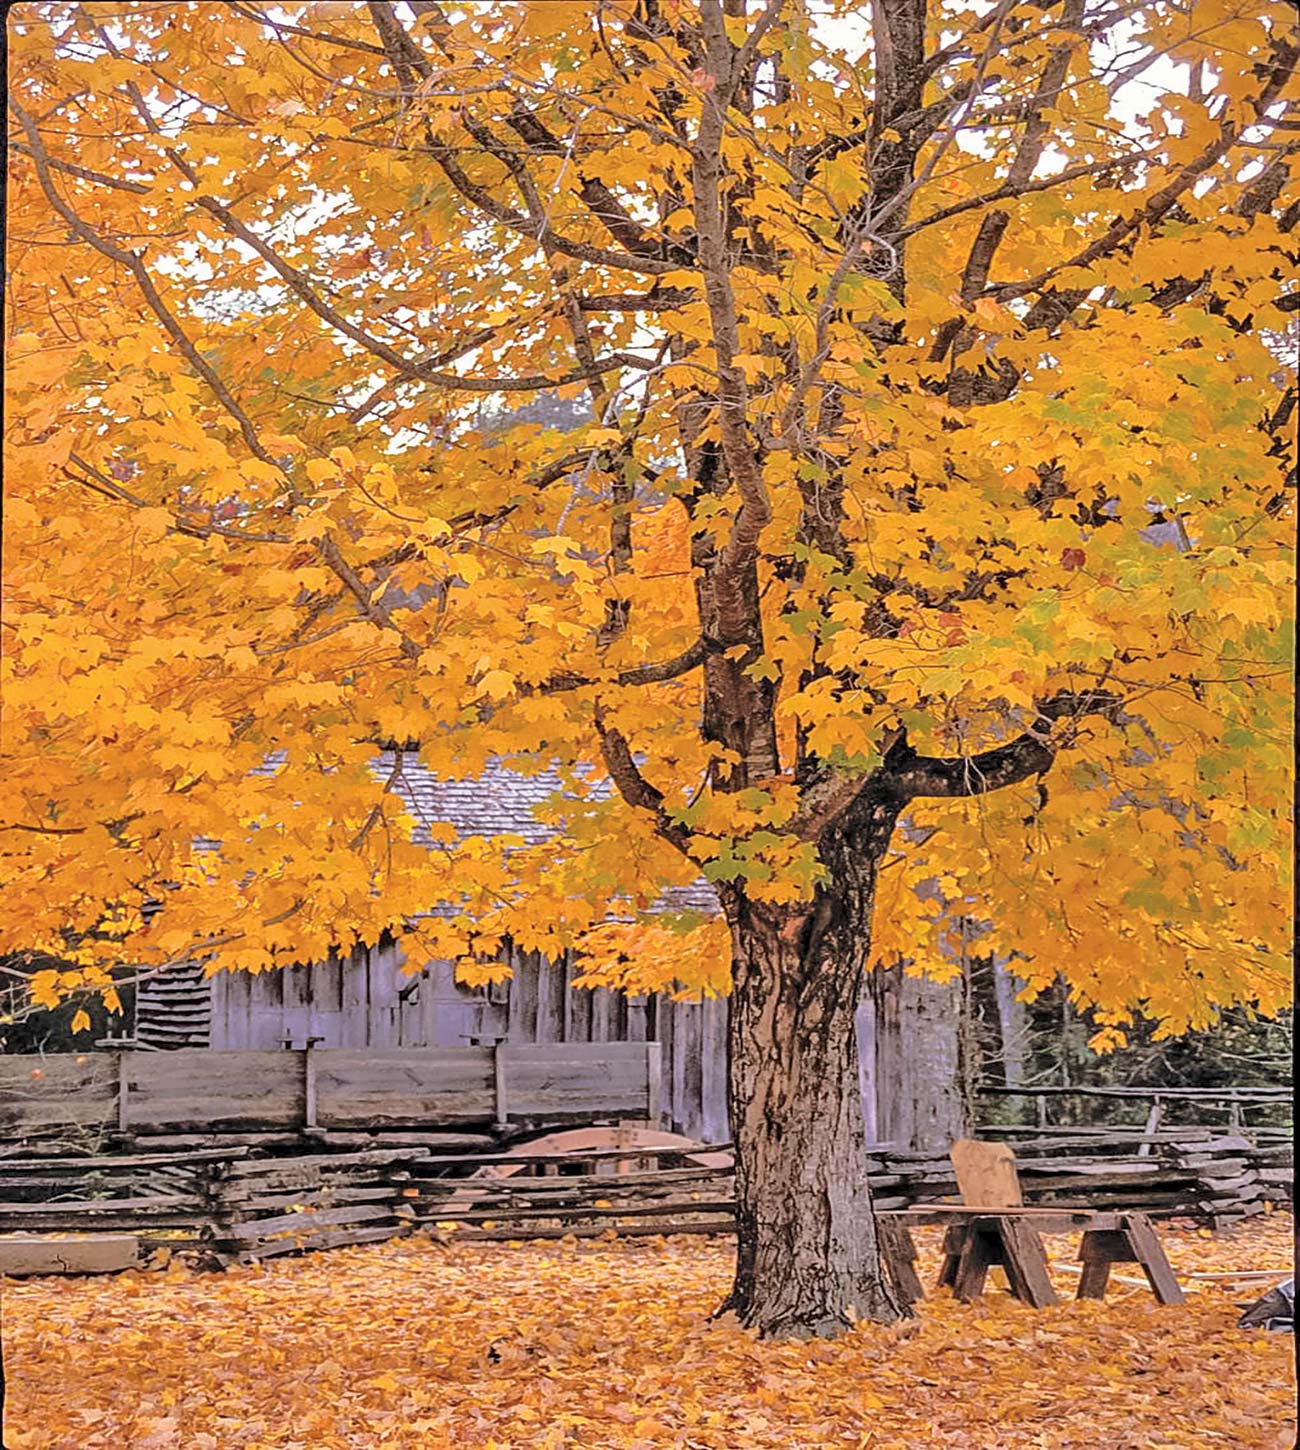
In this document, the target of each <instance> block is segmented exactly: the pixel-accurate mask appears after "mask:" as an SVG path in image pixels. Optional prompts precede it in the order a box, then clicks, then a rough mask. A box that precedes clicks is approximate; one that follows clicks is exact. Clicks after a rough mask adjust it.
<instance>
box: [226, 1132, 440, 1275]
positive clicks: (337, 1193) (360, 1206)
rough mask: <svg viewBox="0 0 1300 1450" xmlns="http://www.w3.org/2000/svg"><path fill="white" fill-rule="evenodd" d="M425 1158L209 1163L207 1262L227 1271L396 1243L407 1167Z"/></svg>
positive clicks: (403, 1215) (344, 1156)
mask: <svg viewBox="0 0 1300 1450" xmlns="http://www.w3.org/2000/svg"><path fill="white" fill-rule="evenodd" d="M428 1152H429V1150H428V1149H427V1148H423V1147H402V1148H372V1149H367V1150H363V1151H361V1152H356V1153H316V1154H303V1155H295V1156H292V1157H280V1158H249V1159H242V1160H232V1161H228V1162H225V1163H223V1164H219V1165H214V1168H213V1170H212V1171H211V1172H210V1173H209V1175H208V1183H207V1216H208V1222H207V1223H206V1224H205V1226H204V1232H203V1239H204V1243H205V1245H206V1247H207V1252H208V1257H209V1258H210V1259H211V1260H212V1261H214V1262H215V1263H217V1264H219V1265H223V1266H224V1265H226V1264H229V1263H234V1262H238V1263H252V1262H256V1261H258V1260H261V1259H269V1258H275V1257H277V1256H279V1255H281V1254H289V1253H298V1252H304V1251H307V1250H311V1249H326V1248H339V1247H342V1246H344V1245H347V1244H363V1243H374V1242H376V1241H378V1240H381V1239H389V1238H393V1237H395V1236H396V1235H398V1234H400V1233H403V1232H405V1231H406V1230H407V1228H408V1227H409V1226H410V1222H409V1221H410V1206H409V1203H408V1195H407V1189H408V1186H409V1184H410V1181H411V1166H412V1165H413V1164H414V1163H416V1162H418V1161H420V1160H422V1159H424V1158H425V1157H427V1156H428Z"/></svg>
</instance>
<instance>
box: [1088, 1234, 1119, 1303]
mask: <svg viewBox="0 0 1300 1450" xmlns="http://www.w3.org/2000/svg"><path fill="white" fill-rule="evenodd" d="M1117 1251H1118V1253H1119V1255H1120V1258H1121V1261H1122V1259H1123V1257H1124V1255H1125V1253H1126V1251H1127V1245H1126V1244H1125V1243H1124V1239H1123V1235H1122V1234H1120V1233H1112V1232H1111V1231H1109V1230H1104V1229H1088V1230H1086V1231H1085V1233H1084V1235H1083V1242H1082V1243H1081V1244H1080V1245H1079V1261H1080V1262H1081V1263H1082V1265H1083V1272H1082V1273H1081V1274H1080V1275H1079V1292H1078V1295H1077V1297H1078V1298H1080V1299H1104V1298H1105V1297H1106V1285H1107V1283H1108V1282H1109V1280H1110V1266H1111V1264H1112V1263H1113V1262H1114V1261H1115V1258H1116V1252H1117Z"/></svg>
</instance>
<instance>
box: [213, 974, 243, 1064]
mask: <svg viewBox="0 0 1300 1450" xmlns="http://www.w3.org/2000/svg"><path fill="white" fill-rule="evenodd" d="M231 975H232V974H231V973H230V972H217V973H216V974H215V975H214V976H211V977H209V978H208V990H209V991H210V992H211V993H212V1035H211V1036H210V1037H209V1038H208V1042H209V1044H210V1045H211V1046H212V1047H213V1048H215V1049H220V1048H223V1047H225V1045H226V1043H227V1042H228V1041H229V1039H230V978H231ZM240 976H243V973H242V972H241V973H240Z"/></svg>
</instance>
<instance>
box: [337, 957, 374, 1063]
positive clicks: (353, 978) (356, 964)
mask: <svg viewBox="0 0 1300 1450" xmlns="http://www.w3.org/2000/svg"><path fill="white" fill-rule="evenodd" d="M340 968H341V971H342V980H341V981H340V984H339V992H340V996H341V1005H342V1012H343V1023H342V1026H341V1028H340V1031H339V1046H340V1047H366V1046H368V1045H369V1042H370V1032H369V1020H370V993H369V987H370V974H369V971H368V969H367V968H368V958H367V953H366V951H365V948H364V947H353V948H352V950H351V951H350V952H348V954H347V955H346V956H345V957H344V958H343V960H342V962H341V963H340Z"/></svg>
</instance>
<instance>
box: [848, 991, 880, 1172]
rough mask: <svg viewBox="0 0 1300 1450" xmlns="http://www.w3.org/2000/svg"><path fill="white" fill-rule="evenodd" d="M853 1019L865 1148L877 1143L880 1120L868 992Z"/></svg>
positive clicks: (872, 1003) (872, 1004) (872, 1009)
mask: <svg viewBox="0 0 1300 1450" xmlns="http://www.w3.org/2000/svg"><path fill="white" fill-rule="evenodd" d="M863 997H864V999H865V1000H864V1001H863V1002H862V1004H861V1005H860V1006H859V1008H858V1010H857V1013H856V1014H855V1016H854V1019H853V1028H854V1031H855V1033H856V1034H857V1039H858V1090H859V1092H860V1093H861V1095H862V1118H863V1126H864V1128H865V1129H866V1139H867V1143H868V1145H870V1144H872V1143H879V1142H880V1118H879V1114H878V1112H877V1108H876V1004H875V1000H874V999H873V998H872V996H871V994H870V993H866V992H864V993H863Z"/></svg>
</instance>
